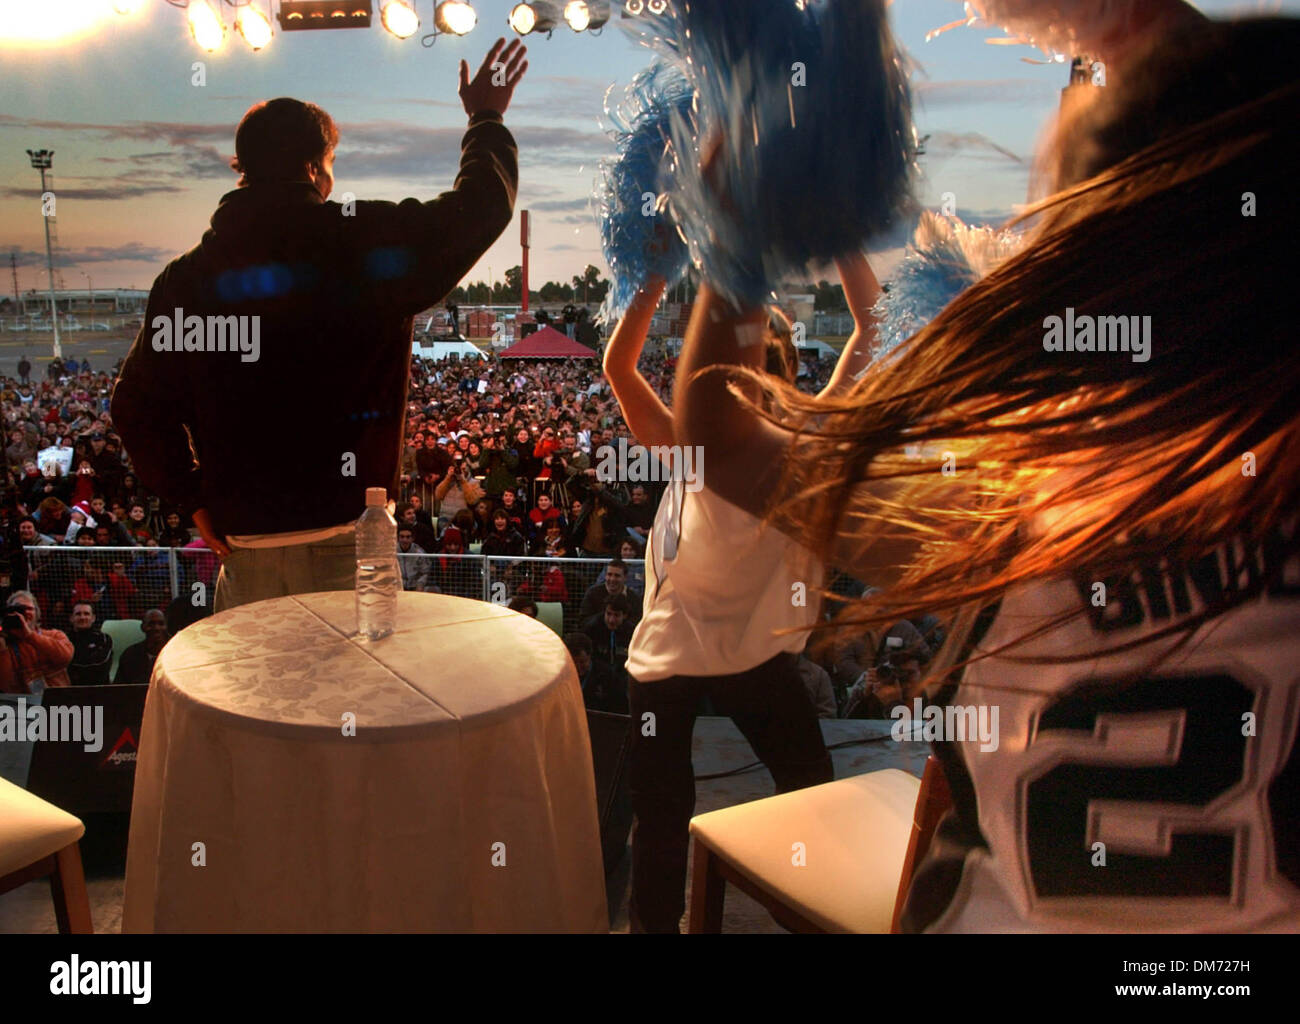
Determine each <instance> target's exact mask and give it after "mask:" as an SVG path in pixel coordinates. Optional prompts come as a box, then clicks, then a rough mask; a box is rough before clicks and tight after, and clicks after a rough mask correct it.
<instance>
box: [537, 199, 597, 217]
mask: <svg viewBox="0 0 1300 1024" xmlns="http://www.w3.org/2000/svg"><path fill="white" fill-rule="evenodd" d="M590 207H591V200H590V199H587V198H583V199H544V200H542V201H541V202H540V203H530V204H529V205H528V209H530V210H540V211H542V212H552V213H555V212H565V211H569V210H586V209H589V208H590Z"/></svg>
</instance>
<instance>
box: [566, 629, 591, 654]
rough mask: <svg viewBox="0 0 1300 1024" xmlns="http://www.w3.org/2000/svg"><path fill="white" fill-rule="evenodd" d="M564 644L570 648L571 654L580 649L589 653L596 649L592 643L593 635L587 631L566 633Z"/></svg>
mask: <svg viewBox="0 0 1300 1024" xmlns="http://www.w3.org/2000/svg"><path fill="white" fill-rule="evenodd" d="M564 646H565V647H567V648H568V649H569V653H570V654H577V653H578V652H579V651H585V652H586V653H587V654H591V652H592V651H593V650H594V649H595V648H594V647H593V646H592V643H591V637H589V636H587V634H586V633H565V634H564Z"/></svg>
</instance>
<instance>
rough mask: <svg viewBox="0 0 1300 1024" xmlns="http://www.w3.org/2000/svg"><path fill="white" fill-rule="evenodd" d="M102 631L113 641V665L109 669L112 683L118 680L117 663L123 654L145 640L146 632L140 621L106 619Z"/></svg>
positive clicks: (109, 678) (109, 677)
mask: <svg viewBox="0 0 1300 1024" xmlns="http://www.w3.org/2000/svg"><path fill="white" fill-rule="evenodd" d="M100 629H101V630H103V632H104V635H105V636H107V637H109V638H110V639H111V640H112V641H113V664H112V665H110V666H109V669H108V680H109V682H112V681H113V680H114V679H116V678H117V663H118V662H119V661H121V660H122V652H123V651H125V650H126V649H127V648H128V647H130V646H131V645H132V644H138V643H139V642H140V641H141V640H143V639H144V631H143V630H141V628H140V620H139V619H105V620H104V624H103V625H102V626H101V627H100Z"/></svg>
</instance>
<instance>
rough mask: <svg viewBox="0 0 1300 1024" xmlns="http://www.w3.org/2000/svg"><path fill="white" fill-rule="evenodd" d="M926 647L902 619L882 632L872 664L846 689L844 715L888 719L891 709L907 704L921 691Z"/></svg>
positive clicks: (926, 655)
mask: <svg viewBox="0 0 1300 1024" xmlns="http://www.w3.org/2000/svg"><path fill="white" fill-rule="evenodd" d="M930 653H931V652H930V648H929V646H928V645H927V644H926V642H925V639H924V638H923V637H922V636H921V632H920V630H918V629H917V628H916V626H914V625H913V624H912V623H911V622H909V621H907V620H906V619H903V620H902V621H900V622H896V623H894V625H892V626H890V627H889V630H888V631H887V632H886V633H885V636H884V638H883V639H882V640H881V642H880V647H879V648H878V649H877V651H876V660H875V664H874V665H872V666H871V667H870V668H867V669H865V670H864V671H863V673H862V674H861V675H860V676H859V677H858V678H857V681H856V682H854V684H853V685H852V686H851V687H850V688H849V692H848V697H847V700H846V701H845V704H844V714H843V716H842V717H844V718H888V717H889V712H890V710H891V709H892V708H895V707H897V706H898V705H900V704H903V705H908V704H910V702H911V700H912V698H913V697H915V696H916V695H917V694H918V693H919V692H920V690H921V683H922V672H923V670H924V668H925V666H926V664H927V663H928V662H929V661H930Z"/></svg>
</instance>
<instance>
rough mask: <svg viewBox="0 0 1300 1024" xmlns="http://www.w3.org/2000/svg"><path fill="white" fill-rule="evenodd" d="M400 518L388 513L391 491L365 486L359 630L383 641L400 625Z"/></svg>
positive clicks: (360, 539)
mask: <svg viewBox="0 0 1300 1024" xmlns="http://www.w3.org/2000/svg"><path fill="white" fill-rule="evenodd" d="M401 578H402V577H401V572H400V571H399V569H398V567H397V520H396V519H394V518H393V517H392V516H391V515H389V514H388V492H387V491H386V490H384V488H382V487H367V488H366V511H365V512H364V513H363V514H362V516H361V518H360V519H358V520H357V631H358V632H359V633H360V634H361V635H362V636H364V637H367V638H369V639H371V640H382V639H383V638H384V637H386V636H388V634H390V633H391V632H392V631H393V629H394V627H395V626H396V624H397V593H398V591H399V590H401V589H402V587H401V583H400V580H401Z"/></svg>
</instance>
